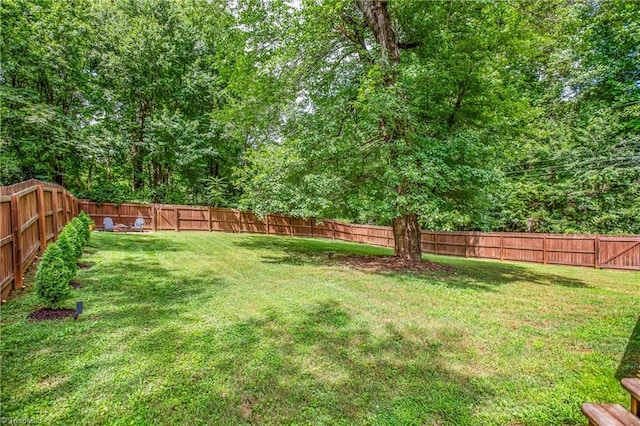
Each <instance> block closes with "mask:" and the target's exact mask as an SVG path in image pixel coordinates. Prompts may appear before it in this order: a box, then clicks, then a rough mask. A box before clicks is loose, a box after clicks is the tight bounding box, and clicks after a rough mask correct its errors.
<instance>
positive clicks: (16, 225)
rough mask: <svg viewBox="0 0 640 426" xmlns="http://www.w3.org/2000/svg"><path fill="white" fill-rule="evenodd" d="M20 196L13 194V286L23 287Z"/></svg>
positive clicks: (15, 288) (15, 287) (16, 288)
mask: <svg viewBox="0 0 640 426" xmlns="http://www.w3.org/2000/svg"><path fill="white" fill-rule="evenodd" d="M20 225H21V223H20V197H18V195H16V194H13V195H12V196H11V227H12V231H13V241H12V245H13V288H14V290H18V289H22V288H23V286H22V250H21V248H20Z"/></svg>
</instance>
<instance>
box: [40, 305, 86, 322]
mask: <svg viewBox="0 0 640 426" xmlns="http://www.w3.org/2000/svg"><path fill="white" fill-rule="evenodd" d="M75 314H76V311H75V310H74V309H66V308H62V309H49V308H42V309H38V310H37V311H35V312H32V313H31V314H30V315H29V321H33V322H35V321H47V320H53V319H64V318H68V317H72V316H74V315H75Z"/></svg>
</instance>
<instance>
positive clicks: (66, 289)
mask: <svg viewBox="0 0 640 426" xmlns="http://www.w3.org/2000/svg"><path fill="white" fill-rule="evenodd" d="M71 278H73V275H72V272H71V271H70V270H69V268H68V267H67V264H66V262H65V261H64V258H63V256H62V251H61V250H60V247H58V245H57V244H56V243H54V244H50V245H49V247H47V250H46V251H45V252H44V255H43V256H42V259H41V260H40V264H39V265H38V271H37V272H36V293H37V294H38V297H39V298H40V300H42V301H43V302H44V303H46V304H47V306H48V307H50V308H56V307H58V306H59V305H60V302H62V301H64V300H65V299H67V298H69V297H70V296H71V294H72V291H71V287H70V286H69V280H71Z"/></svg>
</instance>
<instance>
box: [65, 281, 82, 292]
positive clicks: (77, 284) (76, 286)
mask: <svg viewBox="0 0 640 426" xmlns="http://www.w3.org/2000/svg"><path fill="white" fill-rule="evenodd" d="M69 285H70V286H71V287H73V289H74V290H77V289H79V288H82V287H84V284H82V283H81V282H80V281H69Z"/></svg>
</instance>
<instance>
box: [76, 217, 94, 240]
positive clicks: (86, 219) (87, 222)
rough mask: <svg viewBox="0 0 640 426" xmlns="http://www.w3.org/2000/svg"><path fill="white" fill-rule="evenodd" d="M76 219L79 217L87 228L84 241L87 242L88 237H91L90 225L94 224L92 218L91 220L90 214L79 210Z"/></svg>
mask: <svg viewBox="0 0 640 426" xmlns="http://www.w3.org/2000/svg"><path fill="white" fill-rule="evenodd" d="M78 219H80V220H81V221H82V223H84V226H85V227H86V229H87V234H86V240H87V241H86V242H87V243H88V242H89V239H90V238H91V225H94V226H95V223H93V220H91V216H89V215H88V214H86V213H85V212H84V211H80V214H79V215H78Z"/></svg>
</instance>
